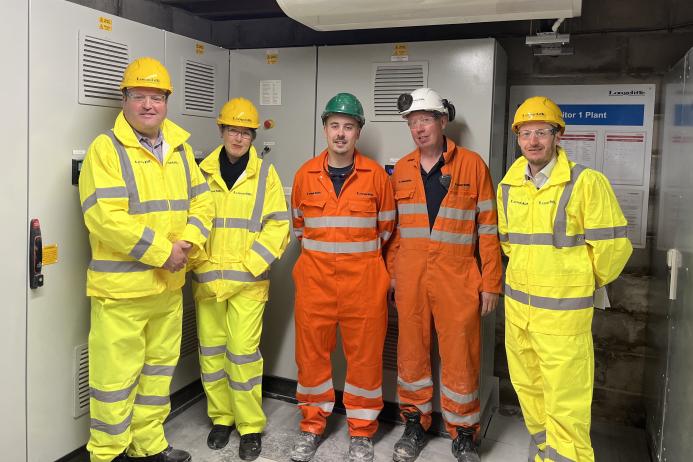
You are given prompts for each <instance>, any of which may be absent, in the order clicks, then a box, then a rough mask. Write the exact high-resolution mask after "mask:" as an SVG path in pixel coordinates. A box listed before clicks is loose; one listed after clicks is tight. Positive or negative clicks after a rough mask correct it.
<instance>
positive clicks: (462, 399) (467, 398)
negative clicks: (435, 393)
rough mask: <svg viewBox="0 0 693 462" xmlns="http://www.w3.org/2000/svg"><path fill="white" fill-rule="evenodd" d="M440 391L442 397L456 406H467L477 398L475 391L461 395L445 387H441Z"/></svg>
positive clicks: (477, 393)
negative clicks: (445, 397)
mask: <svg viewBox="0 0 693 462" xmlns="http://www.w3.org/2000/svg"><path fill="white" fill-rule="evenodd" d="M441 391H442V392H443V395H445V396H447V397H448V398H449V399H451V400H453V401H454V402H456V403H457V404H469V403H471V402H472V401H474V400H475V399H478V398H479V390H475V391H473V392H472V393H467V394H462V393H456V392H454V391H452V390H450V389H449V388H448V387H446V386H445V385H442V386H441Z"/></svg>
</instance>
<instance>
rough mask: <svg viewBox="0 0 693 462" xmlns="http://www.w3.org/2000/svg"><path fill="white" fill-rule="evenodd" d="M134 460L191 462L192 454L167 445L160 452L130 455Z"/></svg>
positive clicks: (137, 461) (144, 461) (139, 461)
mask: <svg viewBox="0 0 693 462" xmlns="http://www.w3.org/2000/svg"><path fill="white" fill-rule="evenodd" d="M129 459H130V460H131V461H132V462H190V461H191V460H192V458H191V457H190V454H188V453H187V452H186V451H183V450H182V449H173V448H172V447H171V446H169V447H167V448H166V449H164V450H163V451H161V452H160V453H158V454H154V455H153V456H146V457H129Z"/></svg>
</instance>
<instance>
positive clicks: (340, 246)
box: [301, 238, 380, 253]
mask: <svg viewBox="0 0 693 462" xmlns="http://www.w3.org/2000/svg"><path fill="white" fill-rule="evenodd" d="M301 242H303V248H304V249H307V250H315V251H318V252H325V253H361V252H373V251H376V250H378V248H380V239H375V240H373V241H358V242H325V241H314V240H313V239H306V238H303V240H302V241H301Z"/></svg>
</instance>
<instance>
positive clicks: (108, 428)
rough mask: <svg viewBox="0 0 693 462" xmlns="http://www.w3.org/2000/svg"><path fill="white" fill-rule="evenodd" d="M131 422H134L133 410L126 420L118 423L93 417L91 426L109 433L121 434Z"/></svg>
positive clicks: (93, 428)
mask: <svg viewBox="0 0 693 462" xmlns="http://www.w3.org/2000/svg"><path fill="white" fill-rule="evenodd" d="M130 422H132V412H131V413H130V415H129V416H127V417H126V418H125V420H123V421H122V422H120V423H117V424H107V423H106V422H103V421H101V420H99V419H94V418H91V419H90V423H89V426H90V427H91V429H92V430H98V431H100V432H104V433H108V434H109V435H120V434H121V433H123V432H124V431H125V430H127V429H128V427H129V426H130Z"/></svg>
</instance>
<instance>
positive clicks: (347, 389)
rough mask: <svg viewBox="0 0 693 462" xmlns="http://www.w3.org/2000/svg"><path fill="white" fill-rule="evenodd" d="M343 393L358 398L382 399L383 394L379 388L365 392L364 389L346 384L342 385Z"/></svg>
mask: <svg viewBox="0 0 693 462" xmlns="http://www.w3.org/2000/svg"><path fill="white" fill-rule="evenodd" d="M344 393H349V394H351V395H354V396H360V397H361V398H372V399H375V398H382V397H383V392H382V389H381V388H376V389H375V390H366V389H365V388H360V387H357V386H355V385H352V384H350V383H349V382H346V383H345V384H344Z"/></svg>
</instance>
